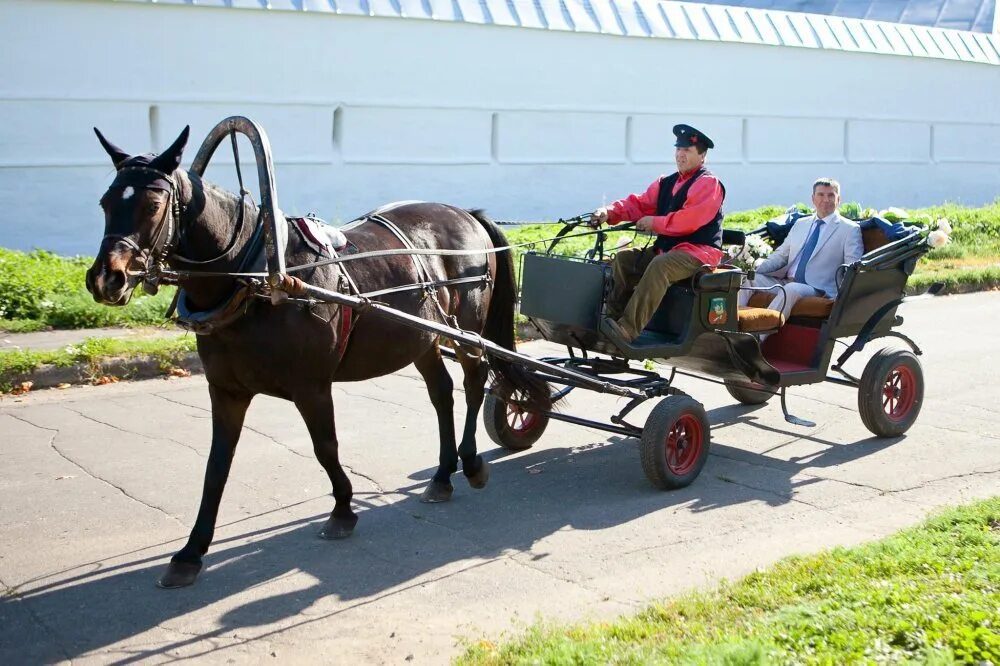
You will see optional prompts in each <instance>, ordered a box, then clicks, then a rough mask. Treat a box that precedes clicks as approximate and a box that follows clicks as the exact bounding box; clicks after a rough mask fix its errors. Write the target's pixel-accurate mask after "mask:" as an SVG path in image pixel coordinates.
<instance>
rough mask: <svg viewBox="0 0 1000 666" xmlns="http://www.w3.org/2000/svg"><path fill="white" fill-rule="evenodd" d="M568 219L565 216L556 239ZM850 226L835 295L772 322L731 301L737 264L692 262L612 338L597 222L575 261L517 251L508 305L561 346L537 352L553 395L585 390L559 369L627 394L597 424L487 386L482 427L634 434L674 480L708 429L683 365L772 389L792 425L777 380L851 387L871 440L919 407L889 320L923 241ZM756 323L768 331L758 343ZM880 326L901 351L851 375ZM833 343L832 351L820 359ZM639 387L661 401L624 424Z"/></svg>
mask: <svg viewBox="0 0 1000 666" xmlns="http://www.w3.org/2000/svg"><path fill="white" fill-rule="evenodd" d="M581 223H582V220H577V221H573V222H571V223H569V224H567V225H566V226H565V227H564V228H563V230H562V231H561V232H560V236H562V235H565V234H566V233H567V232H569V231H571V230H572V229H573V228H574V227H577V226H578V225H580V224H581ZM769 226H770V229H769V227H764V228H762V229H760V230H757V231H755V232H751V234H759V235H761V236H764V237H765V239H769V240H771V241H772V242H774V241H775V240H776V237H778V236H781V238H783V236H782V235H781V227H780V226H778V227H776V226H775V225H769ZM863 236H864V242H865V251H866V253H865V255H864V256H863V257H862V258H861V260H860V261H858V262H856V263H855V264H853V265H850V266H844V267H842V269H841V275H840V276H839V279H840V294H839V296H838V298H837V299H836V300H833V299H828V298H820V297H815V298H806V299H802V300H801V301H799V302H798V303H797V304H796V306H795V307H794V309H793V310H792V312H791V316H790V318H789V320H788V321H787V322H784V321H783V317H782V315H781V313H780V312H778V311H775V310H770V309H767V308H764V307H759V306H758V307H754V305H755V303H757V304H759V302H760V300H761V299H763V302H764V303H767V302H768V301H769V300H770V299H769V298H767V297H765V295H764V294H754V295H753V296H752V297H751V299H750V305H749V306H748V307H743V308H738V307H737V294H738V292H739V290H740V289H741V283H742V280H743V277H744V275H745V274H744V272H743V271H742V270H740V269H738V268H736V267H734V266H730V265H722V266H720V267H718V268H716V269H715V270H711V269H709V268H708V267H706V268H705V270H704V271H702V272H699V273H698V274H697V275H695V276H694V277H693V278H692V279H690V280H689V281H686V282H685V283H682V284H676V285H673V286H672V287H671V288H670V289H669V290H668V292H667V294H666V295H665V296H664V298H663V301H662V302H661V304H660V307H659V309H658V310H657V313H656V315H655V316H654V318H653V320H652V321H651V322H650V324H649V325H648V326H647V328H646V330H644V331H643V332H642V334H641V335H640V337H639V338H638V339H636V340H635V341H634V342H633V343H632V345H630V346H628V347H622V348H619V347H618V346H616V345H614V344H613V343H611V342H610V341H608V340H606V339H605V338H604V337H603V336H602V335H601V334H600V333H599V332H598V328H599V322H600V318H601V313H602V309H603V307H604V303H605V300H606V298H607V295H608V293H609V290H610V282H611V268H610V263H609V260H608V259H607V257H605V256H604V251H603V246H604V242H605V239H606V236H605V232H599V233H597V234H596V238H597V240H596V243H595V247H594V249H593V250H591V251H590V252H588V253H587V256H585V257H583V258H575V257H566V256H559V255H557V254H555V252H554V250H555V247H556V243H553V244H552V245H551V246H550V247H549V248H548V250H547V251H545V252H539V253H528V254H526V255H525V256H524V261H523V268H522V282H521V284H522V293H521V313H522V314H524V315H525V316H527V317H528V318H529V320H530V321H531V322H532V323H533V324H534V325H535V326H536V327H537V329H538V330H539V331H540V332H541V334H542V336H543V337H544V338H545V339H546V340H549V341H551V342H556V343H559V344H562V345H565V346H566V348H567V350H568V354H569V355H568V356H563V357H550V358H543V359H540V360H542V361H544V362H545V363H546V364H548V365H549V367H550V368H552V370H551V371H546V370H544V369H542V370H536V372H537V373H538V374H539V375H541V376H542V377H543V378H544V379H545V380H547V381H549V382H551V383H552V384H554V385H558V386H560V387H562V388H561V389H560V390H559V391H558V392H557V394H556V395H557V396H562V395H565V394H566V393H568V392H569V391H571V390H572V389H574V388H577V387H581V388H591V389H592V388H593V387H592V386H590V385H589V382H580V381H578V380H575V379H572V378H567V377H566V376H565V375H564V374H563V373H562V372H560V371H559V370H571V371H573V372H574V373H578V374H582V375H586V376H588V377H592V378H600V379H601V380H603V381H606V382H609V383H611V384H613V385H614V386H616V387H619V388H620V389H623V390H624V392H625V393H621V392H619V393H620V394H623V395H627V396H628V397H630V398H631V399H630V400H629V402H628V403H627V404H626V405H625V407H624V408H623V409H622V410H621V411H620V412H618V413H617V414H615V415H613V416H611V418H610V422H609V423H608V422H598V421H594V420H592V419H586V418H581V417H577V416H573V415H570V414H564V413H561V412H557V411H551V412H546V413H534V412H527V411H524V410H523V409H521V408H520V407H518V405H517V396H507V395H499V394H497V393H491V394H490V395H488V396H487V399H486V405H485V407H484V419H485V424H486V429H487V432H488V433H489V435H490V437H491V438H492V439H493V441H495V442H496V443H497V444H499V445H501V446H503V447H506V448H508V449H512V450H523V449H526V448H528V447H530V446H531V445H532V444H533V443H534V442H535V441H537V439H538V438H539V437H540V436H541V434H542V432H543V431H544V430H545V427H546V425H547V424H548V422H549V420H550V419H558V420H561V421H568V422H570V423H576V424H580V425H586V426H589V427H593V428H598V429H601V430H605V431H609V432H614V433H619V434H623V435H627V436H633V437H638V438H640V441H641V447H640V448H641V459H642V465H643V469H644V471H645V473H646V475H647V477H648V478H649V480H650V481H651V482H652V483H653V484H654V485H655V486H657V487H660V488H664V489H669V488H679V487H683V486H686V485H688V484H689V483H691V482H692V481H693V480H694V479H695V478H696V477H697V476H698V474H699V473H700V471H701V468H702V467H703V466H704V464H705V461H706V459H707V457H708V450H709V444H710V433H711V426H710V424H709V423H708V420H707V419H706V416H705V410H704V408H703V407H702V405H701V404H700V403H698V402H697V401H696V400H694V399H693V398H691V397H690V396H688V395H686V394H685V393H683V392H682V391H680V390H679V389H677V388H676V387H675V386H674V380H675V378H676V377H677V376H678V375H687V376H693V377H697V378H700V379H705V380H708V381H714V382H719V383H723V384H725V386H726V388H727V389H728V391H729V393H730V394H731V395H732V396H733V397H734V398H735V399H736V400H738V401H739V402H741V403H743V404H761V403H764V402H767V401H768V400H769V399H770V398H772V397H773V396H775V395H777V396H778V397H779V398H780V402H781V408H782V411H783V413H784V415H785V418H786V419H787V420H788V421H789V422H791V423H793V424H797V425H803V426H812V425H815V424H812V423H810V422H808V421H804V420H802V419H798V418H796V417H794V416H792V415H791V414H789V412H788V408H787V402H786V395H785V393H786V389H787V388H788V387H789V386H798V385H803V384H813V383H818V382H822V381H828V382H833V383H836V384H841V385H845V386H850V387H854V388H856V389H857V391H858V411H859V413H860V416H861V420H862V421H863V422H864V424H865V426H866V427H867V428H868V429H869V430H870V431H871V432H872V433H873V434H875V435H876V436H878V437H893V436H897V435H901V434H902V433H904V432H906V430H907V429H909V428H910V426H912V425H913V423H914V421H915V420H916V418H917V415H918V414H919V412H920V407H921V403H922V402H923V392H924V382H923V372H922V370H921V365H920V362H919V360H918V356H920V354H921V351H920V349H919V347H917V345H916V343H914V342H913V341H912V340H911V339H910V338H909V337H907V336H906V335H904V334H902V333H900V332H898V331H897V330H895V329H896V328H898V327H899V326H900V325H901V324H902V322H903V319H902V317H901V316H899V315H898V314H896V310H897V308H898V306H899V305H900V304H901V303H903V302H904V301H907V300H912V299H913V298H919V297H909V298H907V297H905V296H904V291H905V288H906V283H907V280H908V278H909V276H910V275H911V274H912V273H913V270H914V268H915V266H916V263H917V260H918V259H919V257H920V256H921V255H923V254H924V253H925V252H927V250H928V249H929V248H928V246H927V244H926V242H925V240H924V236H923V234H922V233H920V232H919V231H918V230H915V229H909V230H907V231H905V232H904V234H903V235H902V237H901V238H898V239H896V240H894V241H892V242H889V240H888V239H887V237H886V234H885V231H884V230H883V229H881V228H880V227H879V226H873V227H872V228H870V229H866V230H865V231H864V232H863ZM746 239H747V234H744V233H743V232H740V231H734V230H726V231H725V235H724V244H726V245H745V243H746ZM940 287H941V285H935V286H934V287H932V288H931V289H930V290H928V293H927V294H924V295H933V294H935V293H937V291H939V289H940ZM744 288H745V287H744ZM762 333H768V334H769V335H768V336H766V339H765V340H764V342H763V343H761V342H760V338H761V337H762V336H761V334H762ZM888 336H893V337H895V338H898V339H900V340H902V341H903V342H904V343H905V344H906V345H907V346H908V347H909V349H908V350H891V349H882V350H880V351H878V352H877V353H876V354H875V355H874V356H873V357H872V358H871V359H870V360H869V361H868V363H867V365H866V366H865V367H864V370H863V372H862V373H861V375H860V377H859V376H856V375H852V374H850V373H849V372H848V371H847V370H846V369H845V368H844V364H845V363H846V362H847V361H848V359H850V358H851V357H852V356H853V355H854V354H855V353H857V352H859V351H861V350H862V349H863V348H864V347H865V346H866V345H867V344H868V343H870V342H871V341H872V340H875V339H878V338H884V337H888ZM845 338H853V340H852V341H850V342H846V341H845V340H844V339H845ZM838 344H840V345H843V346H844V347H845V349H844V350H843V352H842V353H840V355H839V356H838V357H837V358H836V361H835V362H833V364H832V365H831V361H832V360H833V357H834V353H835V349H836V346H837V345H838ZM647 359H656V360H658V361H660V362H662V363H664V364H666V365H668V366H671V368H672V369H671V370H670V373H669V375H668V376H662V375H661V374H660V373H658V372H655V371H654V370H652V369H649V367H648V366H649V364H648V363H642V362H643V361H646V360H647ZM637 362H638V363H637ZM830 371H833V372H834V373H836V375H832V374H830ZM653 398H661V399H660V401H659V402H658V403H657V404H656V406H655V407H654V408H653V410H652V411H651V412H650V414H649V416H648V417H647V419H646V422H645V424H644V425H643V426H641V427H640V426H638V425H635V424H633V423H630V422H629V421H628V415H629V413H630V412H632V411H633V410H634V409H635V408H636V407H638V406H639V405H640V404H642V403H643V402H645V401H646V400H649V399H653Z"/></svg>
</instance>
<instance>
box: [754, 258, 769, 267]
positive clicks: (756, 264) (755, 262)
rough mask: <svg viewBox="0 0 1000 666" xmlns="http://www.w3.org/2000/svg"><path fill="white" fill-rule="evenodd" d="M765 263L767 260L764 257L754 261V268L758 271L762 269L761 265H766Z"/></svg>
mask: <svg viewBox="0 0 1000 666" xmlns="http://www.w3.org/2000/svg"><path fill="white" fill-rule="evenodd" d="M764 261H766V260H765V259H764V257H760V258H758V259H754V262H753V267H754V268H755V269H757V268H760V265H761V264H762V263H764Z"/></svg>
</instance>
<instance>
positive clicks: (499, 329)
mask: <svg viewBox="0 0 1000 666" xmlns="http://www.w3.org/2000/svg"><path fill="white" fill-rule="evenodd" d="M94 131H95V133H96V134H97V137H98V139H99V140H100V143H101V145H102V146H103V147H104V149H105V151H106V152H107V153H108V155H109V156H110V157H111V160H112V162H113V164H114V166H115V169H116V173H115V178H114V181H113V182H112V183H111V185H110V186H109V187H108V190H107V191H106V192H105V193H104V195H103V196H102V197H101V200H100V206H101V208H102V209H103V212H104V218H105V228H104V237H103V238H102V240H101V244H100V248H99V250H98V253H97V256H96V258H95V260H94V263H93V265H92V266H91V267H90V268H89V269H88V270H87V273H86V283H87V289H88V291H89V292H90V293H91V294H92V295H93V297H94V300H95V301H97V302H98V303H104V304H107V305H113V306H122V305H125V304H126V303H127V302H128V301H129V299H130V297H131V295H132V292H133V290H134V289H135V287H136V286H137V285H138V284H139V283H140V282H142V281H143V280H148V279H149V277H150V269H151V267H152V266H153V265H154V264H158V265H163V264H165V266H166V267H167V268H168V269H173V270H174V271H175V273H176V275H177V276H178V279H177V283H178V286H179V288H180V289H182V290H183V298H182V299H181V300H182V302H181V303H180V304H179V305H181V306H183V308H184V309H185V311H186V312H188V313H194V315H197V314H198V313H201V314H202V315H204V318H205V319H209V320H214V321H215V322H216V324H217V325H216V326H215V328H213V329H212V330H211V331H210V333H209V334H199V335H198V336H197V348H198V355H199V357H200V358H201V361H202V364H203V366H204V370H205V377H206V379H207V382H208V392H209V397H210V399H211V413H212V443H211V450H210V453H209V457H208V462H207V465H206V471H205V482H204V488H203V491H202V497H201V504H200V507H199V509H198V516H197V518H196V520H195V523H194V526H193V528H192V529H191V533H190V536H189V538H188V540H187V542H186V543H185V545H184V547H183V548H181V549H180V550H179V551H178V552H177V553H175V554H174V555H173V556H172V557H171V560H170V563H169V564H168V565H167V568H166V571H165V572H164V574H163V575H162V577H161V578H160V579H159V580H158V581H157V583H158V585H159V586H160V587H162V588H177V587H184V586H186V585H190V584H192V583H193V582H194V581H195V579H196V578H197V576H198V573H199V572H200V571H201V568H202V558H203V556H204V555H205V554H206V553H207V552H208V548H209V545H210V544H211V542H212V537H213V533H214V530H215V523H216V518H217V515H218V510H219V503H220V501H221V499H222V493H223V490H224V488H225V485H226V480H227V478H228V476H229V471H230V468H231V465H232V460H233V456H234V454H235V451H236V445H237V442H238V441H239V437H240V432H241V430H242V428H243V420H244V417H245V414H246V411H247V408H248V407H249V405H250V402H251V400H252V399H253V397H254V396H255V395H257V394H265V395H269V396H276V397H279V398H283V399H285V400H290V401H292V402H293V403H294V404H295V407H296V409H297V410H298V412H299V413H300V415H301V416H302V419H303V420H304V421H305V424H306V426H307V428H308V430H309V434H310V438H311V439H312V443H313V451H314V453H315V456H316V458H317V460H318V461H319V463H320V465H322V467H323V469H324V470H326V473H327V475H328V476H329V477H330V482H331V484H332V486H333V497H334V507H333V510H332V511H331V513H330V516H329V518H328V519H327V520H326V522H325V523H324V525H323V527H322V529H321V530H320V532H319V536H320V537H322V538H325V539H342V538H345V537H348V536H350V535H351V533H352V532H353V530H354V528H355V526H356V524H357V521H358V517H357V515H356V514H355V513H354V511H353V510H352V508H351V498H352V489H351V481H350V479H349V478H348V476H347V474H345V472H344V469H343V467H342V466H341V463H340V458H339V455H338V441H337V431H336V426H335V422H334V405H333V398H332V395H331V385H332V383H333V382H353V381H362V380H365V379H371V378H374V377H379V376H382V375H387V374H389V373H392V372H396V371H398V370H400V369H402V368H404V367H406V366H407V365H409V364H411V363H412V364H413V365H414V366H415V367H416V369H417V370H418V372H419V373H420V375H421V376H422V377H423V379H424V382H425V383H426V385H427V391H428V393H429V395H430V401H431V404H432V405H433V407H434V410H435V412H436V414H437V423H438V429H439V433H440V448H439V457H438V467H437V470H436V472H435V474H434V476H433V478H432V479H431V481H430V482H429V484H428V485H427V487H426V488H425V489H424V491H423V493H422V496H421V500H422V501H425V502H431V503H433V502H443V501H447V500H448V499H450V498H451V494H452V492H453V490H454V488H453V486H452V484H451V475H452V474H454V473H455V472H456V471H457V470H458V460H459V459H461V461H462V471H463V473H464V475H465V477H466V479H467V480H468V482H469V485H470V486H471V487H472V488H477V489H478V488H483V487H484V486H485V485H486V482H487V480H488V478H489V467H488V465H487V463H486V462H485V461H484V460H483V459H482V456H480V455H478V454H477V451H476V421H477V418H478V414H479V411H480V408H481V405H482V402H483V397H484V393H485V386H486V382H487V380H488V379H489V375H490V371H492V374H493V376H494V381H495V382H497V383H498V384H499V385H502V386H504V387H505V390H508V391H510V392H516V394H517V395H519V396H523V401H524V402H523V404H525V405H532V406H533V409H546V408H548V406H550V394H549V390H548V386H547V385H546V384H545V383H544V382H542V381H541V380H539V379H537V378H535V377H534V376H532V375H531V374H530V373H529V372H527V371H525V370H524V369H523V368H521V367H519V366H517V365H516V364H512V363H510V362H507V361H503V360H500V359H496V358H484V355H483V354H482V353H481V350H470V349H468V348H463V347H461V346H459V347H458V348H457V349H456V354H455V355H456V358H457V360H458V362H459V364H460V365H461V368H462V372H463V375H464V378H463V386H464V388H465V400H466V418H465V426H464V429H463V431H462V439H461V443H460V444H458V446H457V447H456V435H455V423H454V417H453V413H452V407H453V405H454V397H453V395H452V393H453V383H454V382H453V381H452V378H451V375H449V373H448V370H447V368H446V367H445V365H444V361H443V359H442V354H441V350H440V347H439V338H438V336H437V335H435V334H433V333H428V332H424V331H421V330H418V329H416V328H411V327H407V326H404V325H402V324H399V323H395V322H392V321H387V320H385V319H379V318H378V317H376V316H366V315H365V313H364V312H361V313H360V314H359V313H357V312H353V313H352V312H351V310H350V309H349V308H346V307H341V306H339V305H333V304H326V303H321V304H316V303H307V302H295V301H294V300H292V301H289V302H285V303H278V304H274V303H272V302H271V301H270V300H266V299H263V298H259V297H255V295H254V294H252V293H249V292H250V290H248V286H247V284H246V283H245V280H244V281H241V280H240V279H239V278H236V277H230V276H227V275H225V274H227V273H234V272H240V269H241V268H242V269H244V271H245V269H246V267H247V266H249V265H252V264H254V262H257V265H260V264H261V263H262V261H263V254H262V252H261V248H260V245H261V244H260V242H259V241H260V239H259V231H260V228H259V226H258V225H255V224H246V223H245V220H252V219H256V215H257V213H258V212H259V211H258V209H257V207H256V206H255V205H254V204H253V202H252V201H247V200H246V198H245V197H244V196H242V194H241V195H236V194H233V193H231V192H228V191H225V190H223V189H221V188H219V187H216V186H214V185H211V184H210V183H208V182H206V181H204V180H203V179H202V178H201V177H200V176H199V175H198V174H196V173H194V172H191V171H186V170H183V169H181V157H182V154H183V152H184V148H185V146H186V144H187V139H188V135H189V132H190V128H189V127H187V128H185V129H184V130H183V131H182V132H181V134H180V136H178V138H177V139H176V140H175V141H174V143H173V144H172V145H171V146H170V147H169V148H167V150H165V151H164V152H163V153H161V154H159V155H154V154H147V155H129V154H128V153H126V152H124V151H123V150H122V149H120V148H118V147H117V146H115V145H114V144H112V143H111V142H110V141H108V140H107V139H106V138H105V137H104V136H103V135H102V134H101V132H100V131H99V130H98V129H97V128H94ZM377 212H378V216H377V217H378V218H379V219H380V220H381V222H382V223H378V220H375V219H374V218H375V217H376V216H373V215H371V214H369V216H364V217H362V218H359V219H360V220H362V221H359V222H358V223H357V224H353V225H348V228H347V230H346V231H345V232H344V233H345V236H346V237H347V239H348V241H349V243H350V244H351V245H352V246H354V247H356V248H357V250H358V251H360V252H366V251H375V250H384V249H400V248H403V247H405V246H406V244H407V243H410V244H412V247H415V248H422V249H438V250H482V251H483V253H482V254H475V253H466V254H461V253H452V254H448V255H447V256H441V255H431V256H427V255H425V256H423V257H419V258H418V257H416V256H414V255H409V256H407V255H401V254H399V253H395V254H391V255H389V256H378V257H372V258H359V259H358V260H357V261H352V262H350V265H349V267H348V266H347V265H346V264H340V265H331V264H328V265H323V266H318V267H312V268H309V269H308V270H305V271H303V272H301V273H298V275H299V276H300V277H301V278H302V279H303V280H304V281H306V282H308V283H310V284H314V285H316V286H319V287H324V288H327V289H338V288H341V289H343V288H344V287H345V284H351V286H352V287H356V289H357V290H360V291H361V292H364V293H372V292H382V291H383V290H390V293H384V295H383V296H381V298H380V299H379V300H380V302H383V303H385V304H387V305H389V306H390V307H393V308H396V309H398V310H401V311H404V312H407V313H410V314H413V315H416V316H419V317H422V318H424V319H431V320H437V321H442V320H444V322H446V323H449V324H450V325H452V326H457V327H460V328H461V329H463V330H466V331H473V332H477V333H479V334H480V335H481V336H482V337H484V338H485V339H488V340H491V341H493V342H495V343H496V344H499V345H501V346H503V347H505V348H507V349H510V350H514V348H515V346H514V308H515V302H516V297H517V292H516V285H515V274H514V262H513V257H512V256H511V252H510V251H509V250H504V251H501V252H492V250H494V249H495V248H502V247H506V246H507V240H506V238H505V237H504V234H503V233H502V232H501V230H500V229H499V227H498V226H497V225H496V224H495V223H493V222H492V221H490V220H489V219H488V218H487V217H486V215H485V214H484V213H483V212H482V211H479V210H464V209H461V208H456V207H454V206H450V205H446V204H440V203H422V202H407V203H403V204H398V205H390V206H386V207H383V208H381V209H378V211H377ZM370 218H372V219H370ZM385 221H388V222H389V224H386V223H385ZM284 222H285V223H286V225H287V226H288V243H287V249H286V253H285V258H286V262H287V264H288V265H289V266H299V265H303V264H307V263H309V262H315V261H316V260H317V259H318V255H317V251H316V250H315V249H314V248H313V247H312V246H310V244H309V243H307V242H306V239H305V237H304V235H303V234H302V232H301V230H298V229H297V228H294V227H293V224H292V223H291V222H289V221H288V220H285V221H284ZM392 227H395V229H393V228H392ZM255 239H256V240H255ZM199 273H212V275H210V276H209V275H199ZM476 276H480V277H482V278H483V279H481V280H475V279H467V280H465V281H462V280H461V278H475V277H476ZM449 280H450V281H451V283H450V284H448V285H447V286H434V285H435V284H440V283H442V282H448V281H449ZM456 282H457V284H456ZM414 284H422V285H423V287H422V288H415V289H408V288H405V286H406V285H414ZM144 286H146V285H144ZM400 286H403V287H404V288H403V289H401V290H397V291H391V290H392V288H393V287H400ZM234 303H235V305H234ZM220 313H221V314H220ZM477 352H480V353H477ZM510 394H511V393H508V395H510Z"/></svg>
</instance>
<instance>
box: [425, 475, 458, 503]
mask: <svg viewBox="0 0 1000 666" xmlns="http://www.w3.org/2000/svg"><path fill="white" fill-rule="evenodd" d="M453 492H455V486H453V485H451V484H450V483H439V482H438V481H431V482H430V484H429V485H428V486H427V487H426V488H424V492H423V494H422V495H421V496H420V501H421V502H423V503H424V504H438V503H439V502H447V501H448V500H450V499H451V494H452V493H453Z"/></svg>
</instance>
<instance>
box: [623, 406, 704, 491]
mask: <svg viewBox="0 0 1000 666" xmlns="http://www.w3.org/2000/svg"><path fill="white" fill-rule="evenodd" d="M710 439H711V427H710V426H709V424H708V419H707V418H706V416H705V408H704V407H702V405H701V403H699V402H697V401H696V400H694V399H693V398H691V397H690V396H686V395H675V396H669V397H667V398H664V399H663V400H661V401H660V402H659V403H657V405H656V406H655V407H654V408H653V411H652V412H650V414H649V417H648V418H647V419H646V425H645V427H644V428H643V429H642V440H641V442H640V455H641V457H642V469H643V471H644V472H645V473H646V477H647V478H648V479H649V480H650V482H652V484H653V485H654V486H656V487H657V488H662V489H664V490H669V489H672V488H683V487H684V486H686V485H688V484H690V483H691V482H692V481H694V480H695V479H696V478H698V475H699V474H700V473H701V469H702V467H704V466H705V461H707V460H708V450H709V443H710Z"/></svg>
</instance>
